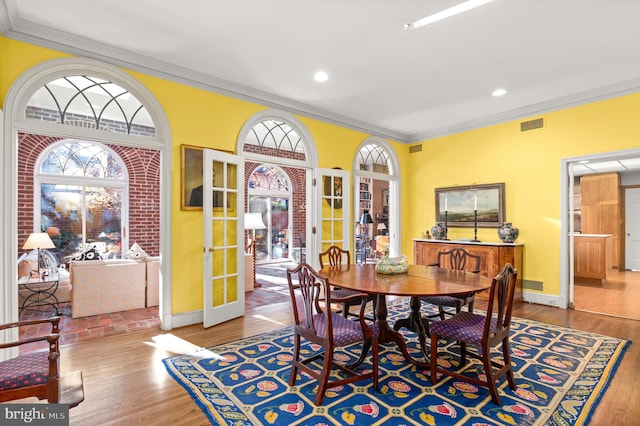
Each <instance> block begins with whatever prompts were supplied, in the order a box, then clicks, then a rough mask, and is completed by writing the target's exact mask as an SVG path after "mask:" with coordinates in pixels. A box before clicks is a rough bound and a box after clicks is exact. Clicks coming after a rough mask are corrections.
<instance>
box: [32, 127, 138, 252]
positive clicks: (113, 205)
mask: <svg viewBox="0 0 640 426" xmlns="http://www.w3.org/2000/svg"><path fill="white" fill-rule="evenodd" d="M35 170H36V172H35V176H34V177H35V180H34V189H35V195H36V200H35V201H36V203H35V214H34V215H35V218H34V219H35V222H36V223H40V224H41V228H42V229H43V230H46V231H47V233H48V234H49V235H50V236H51V237H52V239H53V240H54V242H55V244H56V249H57V255H58V260H59V261H60V262H61V263H62V262H65V261H66V260H69V259H70V258H72V257H73V256H75V255H77V254H79V253H82V252H83V251H85V250H86V249H87V248H88V247H89V246H93V247H95V248H96V249H97V251H98V252H99V253H100V255H101V257H102V258H120V257H121V256H122V247H125V248H126V247H128V244H127V241H126V233H125V230H126V229H128V224H127V218H128V214H127V213H128V208H127V206H128V203H127V200H128V174H127V171H126V168H125V166H124V163H123V161H122V159H121V158H120V157H119V156H118V155H117V154H116V153H115V152H113V151H112V150H111V149H110V148H108V147H106V146H104V145H102V144H99V143H95V142H86V141H80V140H73V139H64V140H62V141H60V142H57V143H55V144H53V145H50V146H49V147H48V148H47V149H46V150H44V151H43V152H42V154H41V155H40V157H39V159H38V161H37V163H36V169H35ZM38 201H39V206H38Z"/></svg>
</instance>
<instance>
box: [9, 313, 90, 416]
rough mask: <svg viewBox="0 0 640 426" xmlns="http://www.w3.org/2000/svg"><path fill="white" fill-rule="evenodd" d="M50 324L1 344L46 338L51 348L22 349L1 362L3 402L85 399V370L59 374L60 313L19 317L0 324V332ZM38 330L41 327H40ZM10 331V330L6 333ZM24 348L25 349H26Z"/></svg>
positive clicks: (72, 403)
mask: <svg viewBox="0 0 640 426" xmlns="http://www.w3.org/2000/svg"><path fill="white" fill-rule="evenodd" d="M47 323H48V324H50V325H51V329H50V330H49V331H44V330H43V331H42V332H39V333H37V334H36V335H34V336H33V337H22V338H18V339H17V340H14V341H11V342H7V343H2V344H0V349H6V348H18V350H20V347H21V346H23V345H28V344H32V345H31V347H33V343H36V342H47V346H48V350H37V349H36V348H34V349H33V350H26V349H23V350H22V351H21V352H20V353H19V354H18V356H17V357H15V358H11V359H8V360H5V361H2V362H0V402H5V401H13V400H16V399H22V398H29V397H36V398H38V399H46V400H47V402H49V403H51V404H55V403H59V404H68V405H69V406H70V407H75V406H76V405H78V404H79V403H80V402H82V401H83V400H84V390H83V384H82V373H81V372H80V371H75V372H73V373H69V374H67V375H62V376H61V375H60V348H59V340H60V328H59V323H60V317H58V316H55V317H51V318H45V319H37V320H30V321H18V322H12V323H8V324H3V325H0V332H3V333H4V332H5V331H4V330H10V329H15V328H19V327H27V326H37V325H39V324H47ZM38 330H39V328H38ZM7 335H8V334H7ZM23 351H24V352H23Z"/></svg>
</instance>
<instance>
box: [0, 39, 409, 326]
mask: <svg viewBox="0 0 640 426" xmlns="http://www.w3.org/2000/svg"><path fill="white" fill-rule="evenodd" d="M66 56H68V55H65V54H62V53H59V52H55V51H52V50H48V49H44V48H40V47H37V46H33V45H30V44H26V43H22V42H17V41H14V40H10V39H7V38H4V37H2V36H0V96H1V99H3V100H4V99H5V97H6V94H7V91H8V89H9V87H10V85H11V84H12V83H13V82H14V81H15V79H16V78H17V77H18V76H19V75H20V74H21V73H22V72H24V71H26V70H28V69H29V68H30V67H32V66H34V65H36V64H38V63H40V62H43V61H46V60H50V59H54V58H60V57H66ZM125 71H126V72H128V73H129V74H131V75H132V76H133V77H135V78H136V79H137V80H138V81H140V82H141V83H142V84H143V85H144V86H145V87H146V88H147V89H148V90H149V91H150V92H151V93H152V94H153V95H154V96H155V97H156V99H157V100H158V102H159V103H160V105H161V106H162V108H163V109H164V112H165V114H166V116H167V119H168V121H169V126H170V129H171V138H172V143H173V149H172V156H173V161H172V170H171V179H172V211H171V214H172V218H171V221H172V234H171V238H172V258H171V268H172V275H171V279H172V285H173V292H172V297H173V306H172V307H171V311H172V313H174V314H178V313H184V312H190V311H195V310H200V309H202V303H203V290H202V281H203V268H204V266H203V256H202V247H203V245H204V240H203V221H202V212H198V211H182V210H180V144H187V145H196V146H202V147H208V148H214V149H221V150H229V151H234V152H235V147H236V140H237V137H238V133H239V131H240V129H241V128H242V126H243V124H244V123H245V122H246V121H247V120H248V119H249V118H250V117H251V116H252V115H254V114H255V113H257V112H259V111H261V110H264V109H265V107H264V106H261V105H258V104H254V103H250V102H246V101H243V100H238V99H234V98H230V97H227V96H222V95H219V94H216V93H212V92H207V91H204V90H200V89H195V88H192V87H188V86H185V85H182V84H178V83H173V82H170V81H166V80H163V79H160V78H156V77H151V76H148V75H144V74H141V73H138V72H130V71H127V70H125ZM297 118H298V119H299V120H301V121H302V123H303V124H304V125H305V126H306V127H307V129H308V130H309V132H310V133H311V135H312V136H313V138H314V141H315V143H316V146H317V150H318V161H319V166H320V167H324V168H332V167H340V168H342V169H343V170H351V169H352V164H353V159H354V157H355V153H356V150H357V148H358V145H359V144H360V143H361V142H362V141H363V140H364V139H365V138H367V137H368V136H370V135H368V134H365V133H362V132H358V131H354V130H349V129H345V128H342V127H340V126H336V125H333V124H328V123H325V122H321V121H319V120H315V119H310V118H306V117H302V116H298V117H297ZM392 144H393V145H394V146H395V147H400V151H401V152H402V151H404V150H405V149H406V147H405V146H403V145H400V144H398V143H394V142H392ZM399 155H400V156H401V157H402V155H403V154H402V153H400V154H399ZM163 172H164V171H163Z"/></svg>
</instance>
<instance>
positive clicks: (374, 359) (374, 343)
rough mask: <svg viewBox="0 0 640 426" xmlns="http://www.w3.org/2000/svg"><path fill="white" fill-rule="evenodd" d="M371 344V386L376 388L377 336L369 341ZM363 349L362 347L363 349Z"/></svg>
mask: <svg viewBox="0 0 640 426" xmlns="http://www.w3.org/2000/svg"><path fill="white" fill-rule="evenodd" d="M370 343H371V344H372V346H373V349H372V350H371V356H372V359H371V364H372V367H373V388H374V389H375V390H378V338H377V337H374V338H373V339H371V342H370ZM363 350H364V349H363Z"/></svg>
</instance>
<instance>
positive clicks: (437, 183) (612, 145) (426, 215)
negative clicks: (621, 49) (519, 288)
mask: <svg viewBox="0 0 640 426" xmlns="http://www.w3.org/2000/svg"><path fill="white" fill-rule="evenodd" d="M639 116H640V94H633V95H627V96H623V97H619V98H615V99H610V100H605V101H600V102H596V103H592V104H588V105H583V106H579V107H574V108H569V109H566V110H561V111H556V112H550V113H547V114H544V115H541V116H535V117H531V118H538V117H544V119H545V128H544V129H537V130H531V131H528V132H520V122H521V121H525V120H526V119H523V120H517V121H513V122H509V123H505V124H499V125H495V126H490V127H485V128H482V129H477V130H473V131H468V132H464V133H459V134H455V135H451V136H446V137H441V138H436V139H432V140H428V141H423V142H422V148H423V149H422V152H418V153H413V154H409V155H408V162H407V165H408V170H409V171H410V172H409V174H410V178H409V181H410V182H409V184H408V188H407V193H406V196H407V198H408V199H411V200H412V203H411V207H410V209H409V210H405V211H406V212H407V214H406V215H404V216H403V220H404V223H406V224H407V226H406V228H405V231H406V233H405V234H404V236H405V239H404V244H403V246H404V247H403V251H404V252H407V253H413V249H412V241H411V239H412V238H417V237H420V236H421V235H422V233H423V232H424V231H425V230H426V229H430V228H431V226H433V225H434V224H435V201H434V189H435V188H438V187H447V186H454V185H471V184H485V183H495V182H504V183H505V202H506V207H505V210H506V220H507V221H509V222H513V225H514V226H516V227H517V228H519V229H520V236H519V238H518V242H522V243H524V244H525V249H524V265H523V269H524V271H523V278H524V279H526V280H534V281H542V282H543V285H544V287H543V293H546V294H552V295H559V294H560V188H561V186H560V173H561V163H560V161H561V160H562V159H563V158H568V157H575V156H580V155H587V154H595V153H600V152H609V151H618V150H624V149H631V148H637V147H639V146H640V128H639V127H638V125H637V122H638V117H639ZM470 237H473V229H472V228H457V229H456V228H452V229H451V230H450V232H449V238H452V239H454V238H470ZM478 239H479V240H481V241H495V242H498V241H499V239H498V236H497V232H496V229H493V228H491V229H482V228H481V229H479V230H478Z"/></svg>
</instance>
